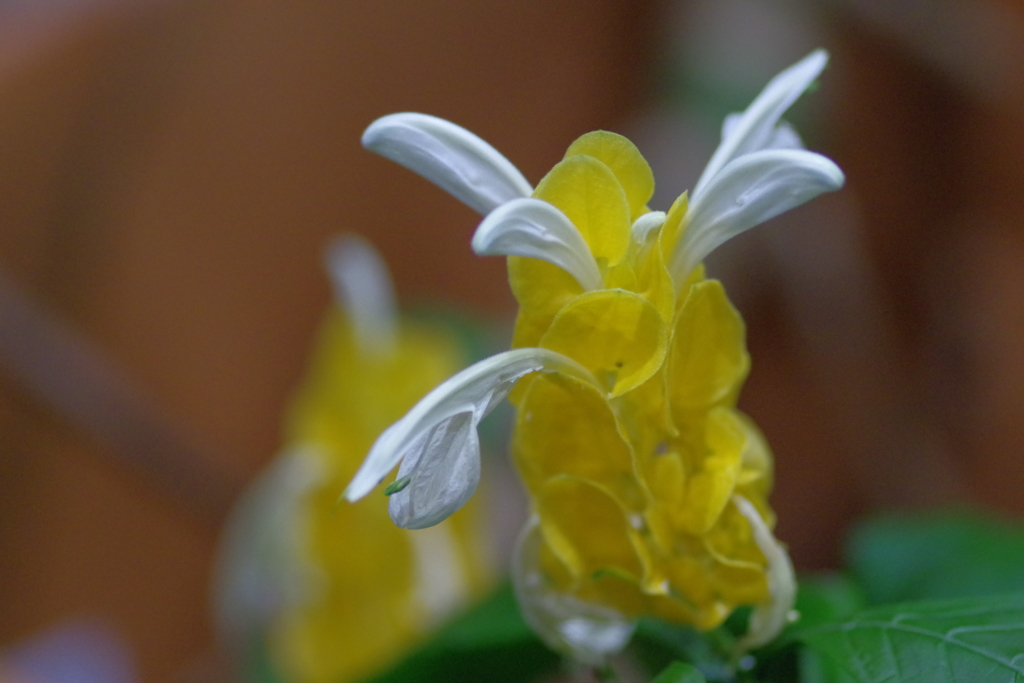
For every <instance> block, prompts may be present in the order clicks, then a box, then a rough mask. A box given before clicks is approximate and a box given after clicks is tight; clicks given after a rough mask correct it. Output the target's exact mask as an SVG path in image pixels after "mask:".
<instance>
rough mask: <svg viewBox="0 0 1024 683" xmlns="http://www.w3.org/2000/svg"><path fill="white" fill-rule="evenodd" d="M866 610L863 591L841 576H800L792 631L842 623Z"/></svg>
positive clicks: (832, 574)
mask: <svg viewBox="0 0 1024 683" xmlns="http://www.w3.org/2000/svg"><path fill="white" fill-rule="evenodd" d="M866 606H867V603H866V602H865V598H864V593H863V591H862V590H861V589H860V587H859V586H858V585H857V584H855V583H854V582H853V581H851V580H850V579H849V578H847V577H846V576H843V575H842V574H834V573H831V574H817V575H812V576H801V577H800V584H799V591H798V592H797V595H796V605H795V606H794V608H795V609H796V611H797V613H798V614H799V615H800V618H799V620H798V621H797V622H796V623H795V624H793V626H792V629H793V630H796V629H804V628H808V627H811V626H817V625H818V624H824V623H828V622H830V621H837V620H839V619H845V618H846V617H850V616H853V615H854V614H856V613H857V612H860V611H861V610H863V609H864V608H865V607H866Z"/></svg>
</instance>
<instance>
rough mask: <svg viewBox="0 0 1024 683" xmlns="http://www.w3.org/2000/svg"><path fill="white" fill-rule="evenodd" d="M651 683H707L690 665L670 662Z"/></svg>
mask: <svg viewBox="0 0 1024 683" xmlns="http://www.w3.org/2000/svg"><path fill="white" fill-rule="evenodd" d="M651 683H707V679H706V678H704V676H702V675H701V673H700V671H698V670H697V669H696V667H694V666H693V665H692V664H687V663H686V662H672V663H671V664H669V665H668V667H666V668H665V670H664V671H662V672H661V673H660V674H658V675H657V676H656V677H655V678H654V679H653V680H652V681H651Z"/></svg>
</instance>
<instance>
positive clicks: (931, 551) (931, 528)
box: [846, 510, 1024, 605]
mask: <svg viewBox="0 0 1024 683" xmlns="http://www.w3.org/2000/svg"><path fill="white" fill-rule="evenodd" d="M846 555H847V566H848V567H849V569H850V571H851V572H852V575H853V578H854V579H855V580H856V582H857V583H858V584H859V585H860V586H861V587H862V588H863V590H864V592H865V594H866V597H867V599H868V602H869V603H870V604H876V605H877V604H885V603H891V602H904V601H907V600H923V599H926V598H959V597H968V596H973V595H991V594H994V593H1005V592H1008V591H1016V590H1019V589H1020V587H1021V586H1024V527H1021V526H1020V525H1019V524H1012V523H1010V522H1007V521H1004V520H1001V519H998V518H996V517H994V516H992V515H990V514H985V513H982V512H976V511H970V510H952V511H946V512H939V513H934V512H932V513H920V514H913V515H884V516H880V517H875V518H873V519H870V520H868V521H866V522H863V523H862V524H860V525H859V526H858V527H857V529H856V530H855V531H854V533H853V534H852V535H851V537H850V540H849V542H848V544H847V553H846Z"/></svg>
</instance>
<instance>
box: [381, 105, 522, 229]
mask: <svg viewBox="0 0 1024 683" xmlns="http://www.w3.org/2000/svg"><path fill="white" fill-rule="evenodd" d="M363 147H365V148H367V149H369V150H371V151H373V152H376V153H377V154H380V155H381V156H383V157H387V158H388V159H391V160H392V161H394V162H397V163H399V164H401V165H402V166H405V167H406V168H408V169H409V170H411V171H414V172H416V173H418V174H420V175H421V176H423V177H424V178H426V179H427V180H429V181H431V182H432V183H434V184H436V185H438V186H439V187H440V188H441V189H443V190H445V191H446V192H449V193H450V194H452V195H453V196H454V197H455V198H456V199H458V200H460V201H461V202H463V203H465V204H467V205H468V206H469V207H470V208H472V209H475V210H476V211H479V212H480V213H482V214H486V213H488V212H489V211H491V210H492V209H494V208H495V207H497V206H499V205H501V204H503V203H504V202H507V201H511V200H513V199H518V198H520V197H529V196H530V193H531V192H533V188H532V187H531V186H530V183H528V182H527V181H526V178H524V177H523V174H522V173H520V172H519V170H518V169H517V168H516V167H515V166H513V165H512V163H511V162H510V161H509V160H508V159H506V158H505V157H504V156H502V155H501V153H500V152H498V151H497V150H496V149H494V148H493V147H491V146H490V145H489V144H487V143H486V142H484V141H483V140H481V139H480V138H479V137H477V136H476V135H474V134H473V133H470V132H469V131H468V130H466V129H465V128H462V127H461V126H457V125H455V124H454V123H452V122H450V121H445V120H444V119H440V118H437V117H436V116H428V115H426V114H416V113H411V112H409V113H401V114H390V115H388V116H384V117H382V118H379V119H377V120H376V121H374V122H373V123H372V124H370V127H369V128H367V129H366V131H365V132H364V133H363Z"/></svg>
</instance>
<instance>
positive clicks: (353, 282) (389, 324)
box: [324, 234, 398, 354]
mask: <svg viewBox="0 0 1024 683" xmlns="http://www.w3.org/2000/svg"><path fill="white" fill-rule="evenodd" d="M324 264H325V266H326V268H327V272H328V275H329V276H330V278H331V284H332V285H333V287H334V299H335V302H336V303H337V304H338V306H339V307H340V308H342V309H343V310H344V311H345V312H346V313H347V314H348V317H349V319H350V320H351V322H352V327H353V330H354V334H355V338H356V343H357V345H358V346H359V350H360V352H362V353H366V354H387V353H390V352H391V351H392V350H393V349H394V347H395V344H396V334H397V332H396V330H397V327H398V313H397V310H396V306H395V296H394V291H393V289H392V286H391V277H390V275H389V274H388V269H387V266H386V265H385V264H384V260H383V259H382V258H381V257H380V254H378V253H377V250H376V249H374V248H373V246H372V245H371V244H370V243H369V242H368V241H366V240H365V239H363V238H362V237H358V236H356V235H351V234H349V235H340V236H338V237H335V238H334V239H332V240H331V241H330V242H329V243H328V244H327V248H326V249H325V250H324Z"/></svg>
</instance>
